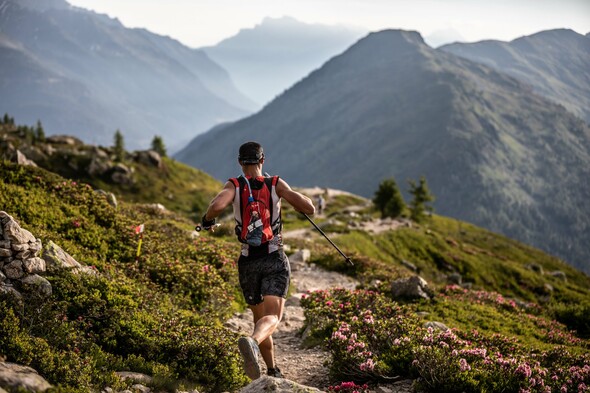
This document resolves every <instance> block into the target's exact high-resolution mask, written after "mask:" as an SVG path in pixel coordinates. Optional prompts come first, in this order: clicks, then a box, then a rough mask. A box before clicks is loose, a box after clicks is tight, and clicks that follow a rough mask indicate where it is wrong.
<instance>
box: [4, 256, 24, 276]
mask: <svg viewBox="0 0 590 393" xmlns="http://www.w3.org/2000/svg"><path fill="white" fill-rule="evenodd" d="M3 270H4V274H6V277H8V278H10V279H11V280H18V279H19V278H21V277H22V276H24V275H25V272H24V270H23V262H22V261H20V260H18V259H16V260H14V261H12V262H10V263H9V264H8V265H4V267H3Z"/></svg>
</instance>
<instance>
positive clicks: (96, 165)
mask: <svg viewBox="0 0 590 393" xmlns="http://www.w3.org/2000/svg"><path fill="white" fill-rule="evenodd" d="M111 166H112V163H111V162H110V161H108V160H104V159H100V158H98V157H93V158H92V160H91V161H90V164H88V168H86V172H88V174H89V175H91V176H97V175H98V176H100V175H102V174H104V173H106V172H107V171H108V170H109V169H110V168H111Z"/></svg>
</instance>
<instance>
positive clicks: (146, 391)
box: [131, 383, 152, 393]
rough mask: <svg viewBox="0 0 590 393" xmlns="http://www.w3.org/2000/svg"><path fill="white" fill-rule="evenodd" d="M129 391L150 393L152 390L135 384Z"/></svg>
mask: <svg viewBox="0 0 590 393" xmlns="http://www.w3.org/2000/svg"><path fill="white" fill-rule="evenodd" d="M131 389H133V391H134V392H139V393H150V392H151V391H152V389H150V388H148V387H147V386H145V385H142V384H140V383H136V384H135V385H132V386H131Z"/></svg>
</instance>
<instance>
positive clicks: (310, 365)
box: [226, 252, 357, 389]
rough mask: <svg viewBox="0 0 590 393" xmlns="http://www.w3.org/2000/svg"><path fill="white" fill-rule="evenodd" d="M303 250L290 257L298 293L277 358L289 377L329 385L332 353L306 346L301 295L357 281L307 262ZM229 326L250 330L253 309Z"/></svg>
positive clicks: (278, 337)
mask: <svg viewBox="0 0 590 393" xmlns="http://www.w3.org/2000/svg"><path fill="white" fill-rule="evenodd" d="M302 254H304V253H302V252H298V253H296V255H294V256H292V257H291V258H290V261H291V270H292V278H291V280H292V287H293V288H294V289H295V293H294V294H293V295H292V296H291V297H290V298H289V299H287V302H286V303H285V312H284V315H283V320H282V321H281V324H280V325H279V328H278V330H277V331H276V332H275V333H274V334H273V339H274V343H275V358H276V363H277V365H278V366H279V367H280V368H281V370H282V372H283V374H284V375H285V378H288V379H290V380H292V381H295V382H297V383H299V384H302V385H307V386H313V387H317V388H319V389H326V388H327V387H328V385H329V383H328V370H327V368H326V367H325V366H324V362H325V360H326V359H327V358H328V354H327V353H326V352H325V351H323V350H322V349H320V348H318V347H315V348H303V347H302V343H303V338H302V329H303V326H304V322H305V316H304V315H303V308H302V307H301V305H300V299H301V295H303V294H304V293H306V292H307V291H313V290H316V289H327V288H332V287H343V288H348V289H354V288H355V287H356V285H357V282H356V281H355V280H353V279H351V278H350V277H347V276H344V275H342V274H339V273H334V272H328V271H325V270H323V269H320V268H319V267H317V266H314V265H309V264H307V263H306V262H305V261H304V260H303V259H304V258H302V257H301V255H302ZM226 326H228V327H229V328H231V329H232V330H235V331H237V332H239V333H242V334H250V333H251V332H252V329H253V326H254V323H253V319H252V313H251V312H250V311H249V310H247V311H245V312H244V313H240V314H237V315H235V316H234V317H233V318H232V319H230V320H229V321H227V323H226Z"/></svg>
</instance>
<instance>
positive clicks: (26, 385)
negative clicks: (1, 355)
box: [0, 362, 51, 392]
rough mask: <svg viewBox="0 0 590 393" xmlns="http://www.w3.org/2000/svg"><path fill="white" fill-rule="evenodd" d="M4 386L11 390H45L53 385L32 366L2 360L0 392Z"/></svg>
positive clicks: (0, 364)
mask: <svg viewBox="0 0 590 393" xmlns="http://www.w3.org/2000/svg"><path fill="white" fill-rule="evenodd" d="M2 388H5V389H8V390H9V391H13V390H18V391H26V392H44V391H46V390H47V389H49V388H51V385H50V384H49V382H47V381H46V380H45V378H43V377H42V376H40V375H39V374H38V373H37V371H35V370H33V369H32V368H30V367H26V366H21V365H19V364H15V363H8V362H0V392H2V391H3V389H2Z"/></svg>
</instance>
